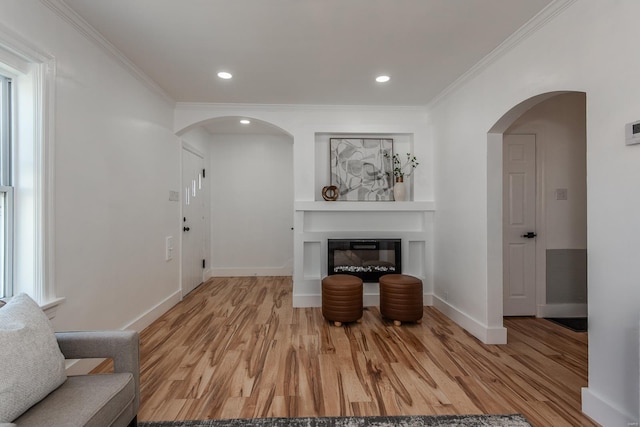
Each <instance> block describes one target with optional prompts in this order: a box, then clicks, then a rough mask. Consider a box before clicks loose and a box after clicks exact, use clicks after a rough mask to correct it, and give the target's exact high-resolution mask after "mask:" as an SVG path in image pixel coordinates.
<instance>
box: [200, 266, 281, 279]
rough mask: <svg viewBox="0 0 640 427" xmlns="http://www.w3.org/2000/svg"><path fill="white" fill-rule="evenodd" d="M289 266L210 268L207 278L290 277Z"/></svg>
mask: <svg viewBox="0 0 640 427" xmlns="http://www.w3.org/2000/svg"><path fill="white" fill-rule="evenodd" d="M291 275H293V269H292V268H291V267H289V266H283V267H267V268H260V267H258V268H215V267H214V268H211V269H210V276H209V277H251V276H291Z"/></svg>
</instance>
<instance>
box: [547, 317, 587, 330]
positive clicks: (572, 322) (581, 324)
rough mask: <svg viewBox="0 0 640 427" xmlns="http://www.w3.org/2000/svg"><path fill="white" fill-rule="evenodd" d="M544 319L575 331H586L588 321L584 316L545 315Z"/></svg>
mask: <svg viewBox="0 0 640 427" xmlns="http://www.w3.org/2000/svg"><path fill="white" fill-rule="evenodd" d="M545 319H547V320H551V321H552V322H553V323H557V324H558V325H561V326H564V327H565V328H569V329H571V330H572V331H575V332H587V328H588V322H587V318H586V317H557V318H556V317H553V318H552V317H546V318H545Z"/></svg>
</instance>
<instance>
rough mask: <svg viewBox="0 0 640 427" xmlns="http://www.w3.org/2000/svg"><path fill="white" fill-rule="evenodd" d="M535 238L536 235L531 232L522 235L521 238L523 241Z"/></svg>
mask: <svg viewBox="0 0 640 427" xmlns="http://www.w3.org/2000/svg"><path fill="white" fill-rule="evenodd" d="M536 236H537V234H536V233H534V232H533V231H529V232H528V233H527V234H523V235H522V237H524V238H525V239H533V238H534V237H536Z"/></svg>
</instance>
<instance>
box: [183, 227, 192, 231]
mask: <svg viewBox="0 0 640 427" xmlns="http://www.w3.org/2000/svg"><path fill="white" fill-rule="evenodd" d="M189 230H191V229H190V228H189V227H182V231H189Z"/></svg>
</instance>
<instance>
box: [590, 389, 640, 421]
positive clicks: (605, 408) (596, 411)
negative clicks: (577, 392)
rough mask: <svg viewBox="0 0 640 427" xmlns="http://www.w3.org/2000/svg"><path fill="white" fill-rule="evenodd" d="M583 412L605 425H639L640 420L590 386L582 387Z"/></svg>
mask: <svg viewBox="0 0 640 427" xmlns="http://www.w3.org/2000/svg"><path fill="white" fill-rule="evenodd" d="M582 412H584V414H585V415H586V416H588V417H589V418H591V419H592V420H594V421H595V422H597V423H598V424H600V425H603V426H637V425H638V422H639V421H640V420H639V419H638V418H636V417H634V416H632V415H631V414H625V413H623V412H622V411H620V410H619V409H617V408H615V407H614V406H613V405H611V404H610V403H609V402H607V401H606V400H605V399H603V398H602V397H601V396H598V395H597V394H596V393H594V392H593V391H592V390H591V389H590V388H589V387H583V388H582Z"/></svg>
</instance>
